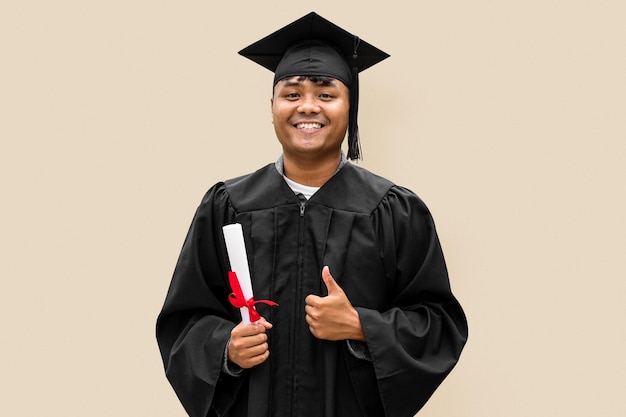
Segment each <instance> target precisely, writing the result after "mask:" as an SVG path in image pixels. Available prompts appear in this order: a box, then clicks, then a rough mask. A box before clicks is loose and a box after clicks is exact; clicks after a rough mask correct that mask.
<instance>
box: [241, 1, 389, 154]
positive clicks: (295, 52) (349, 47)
mask: <svg viewBox="0 0 626 417" xmlns="http://www.w3.org/2000/svg"><path fill="white" fill-rule="evenodd" d="M239 54H240V55H242V56H245V57H246V58H249V59H251V60H252V61H254V62H256V63H257V64H259V65H261V66H263V67H265V68H267V69H269V70H270V71H272V72H274V74H275V75H274V85H276V83H277V82H278V81H280V80H281V79H283V78H286V77H290V76H295V75H311V76H315V75H316V76H329V77H333V78H336V79H338V80H340V81H342V82H343V83H344V84H346V86H347V87H348V88H349V90H350V115H349V125H348V158H349V159H359V158H360V149H359V129H358V125H357V113H358V107H359V80H358V73H359V72H361V71H363V70H365V69H367V68H369V67H371V66H372V65H375V64H377V63H378V62H380V61H382V60H383V59H385V58H387V57H389V54H387V53H385V52H383V51H381V50H380V49H378V48H376V47H374V46H372V45H370V44H369V43H367V42H365V41H363V40H361V39H360V38H359V37H358V36H356V35H353V34H351V33H349V32H347V31H346V30H344V29H342V28H340V27H339V26H337V25H335V24H334V23H332V22H330V21H328V20H326V19H324V18H323V17H321V16H320V15H318V14H317V13H315V12H311V13H309V14H307V15H305V16H303V17H301V18H300V19H298V20H296V21H294V22H292V23H290V24H288V25H287V26H285V27H283V28H281V29H278V30H277V31H276V32H274V33H272V34H270V35H268V36H266V37H265V38H263V39H261V40H259V41H257V42H255V43H253V44H252V45H250V46H248V47H246V48H244V49H242V50H241V51H239Z"/></svg>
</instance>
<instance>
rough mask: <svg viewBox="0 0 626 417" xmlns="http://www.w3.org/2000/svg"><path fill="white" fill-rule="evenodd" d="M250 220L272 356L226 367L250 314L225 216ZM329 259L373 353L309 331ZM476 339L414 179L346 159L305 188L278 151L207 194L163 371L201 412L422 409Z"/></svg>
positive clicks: (175, 300) (167, 318)
mask: <svg viewBox="0 0 626 417" xmlns="http://www.w3.org/2000/svg"><path fill="white" fill-rule="evenodd" d="M233 222H238V223H241V224H242V226H243V230H244V237H245V242H246V247H247V251H248V262H249V264H250V271H251V277H252V284H253V288H254V294H255V298H256V299H270V300H273V301H276V302H277V303H279V305H280V306H279V307H268V306H265V305H261V304H259V305H257V309H258V311H259V312H260V314H261V315H262V316H264V317H266V318H267V320H268V321H270V322H271V323H272V324H273V325H274V327H273V328H272V329H270V330H268V333H267V334H268V343H269V350H270V356H269V359H268V360H267V361H266V362H264V363H263V364H261V365H259V366H256V367H253V368H252V369H248V370H244V371H243V374H242V375H240V376H230V375H228V374H227V373H225V372H223V363H224V349H225V347H226V344H227V342H228V340H229V337H230V331H231V329H232V328H233V327H234V326H235V325H236V324H237V323H238V322H239V321H240V320H241V318H240V313H239V310H238V309H235V308H233V307H232V306H231V305H230V304H229V302H228V294H229V292H230V289H229V286H228V278H227V273H228V270H229V264H228V257H227V252H226V248H225V243H224V238H223V234H222V226H223V225H225V224H229V223H233ZM324 265H328V266H329V267H330V271H331V273H332V274H333V277H334V278H335V280H336V281H337V282H338V284H339V285H340V286H341V287H342V288H343V290H344V291H345V293H346V295H347V296H348V298H349V300H350V302H351V303H352V305H353V306H354V307H355V308H356V310H357V311H358V313H359V317H360V320H361V325H362V327H363V331H364V333H365V336H366V339H367V343H366V346H367V349H368V350H369V354H370V356H371V359H370V360H367V359H359V358H357V357H356V356H355V355H354V354H353V353H351V352H350V350H349V349H348V343H347V342H346V341H337V342H331V341H324V340H319V339H316V338H315V337H314V336H312V334H311V333H310V332H309V329H308V326H307V324H306V322H305V312H304V306H305V302H304V299H305V297H306V296H307V295H309V294H316V295H325V285H324V284H323V281H322V279H321V270H322V267H323V266H324ZM466 339H467V322H466V319H465V315H464V314H463V311H462V309H461V307H460V305H459V303H458V302H457V300H456V299H455V298H454V296H453V295H452V292H451V290H450V285H449V281H448V275H447V271H446V266H445V262H444V257H443V254H442V251H441V247H440V244H439V240H438V238H437V234H436V231H435V226H434V223H433V220H432V218H431V215H430V213H429V211H428V209H427V208H426V206H425V205H424V203H423V202H422V201H421V200H420V199H419V198H418V197H417V196H416V195H415V194H414V193H412V192H411V191H409V190H407V189H405V188H402V187H399V186H396V185H394V184H392V183H391V182H389V181H387V180H386V179H384V178H381V177H379V176H376V175H374V174H372V173H370V172H369V171H367V170H365V169H363V168H360V167H358V166H355V165H351V164H346V165H345V166H344V167H343V168H342V169H341V170H339V171H338V172H337V173H336V174H335V175H334V176H333V177H332V178H331V179H330V180H329V181H328V182H327V183H326V184H324V185H323V186H322V187H321V188H320V189H319V190H318V191H317V192H316V193H315V194H314V195H313V196H312V197H311V199H309V200H308V201H306V200H303V201H301V200H300V199H299V198H298V197H297V196H296V195H295V194H294V193H293V191H292V190H291V189H290V188H289V186H288V185H287V184H286V182H285V181H284V179H283V178H282V176H281V174H280V173H279V172H278V171H277V170H276V168H275V166H274V164H270V165H268V166H266V167H264V168H262V169H260V170H258V171H257V172H255V173H253V174H250V175H247V176H243V177H240V178H236V179H233V180H229V181H226V182H225V183H218V184H216V185H215V186H213V187H212V188H211V189H210V190H209V191H208V192H207V194H206V195H205V196H204V198H203V200H202V202H201V204H200V206H199V208H198V210H197V212H196V214H195V217H194V219H193V222H192V224H191V227H190V230H189V233H188V235H187V237H186V239H185V242H184V245H183V248H182V252H181V254H180V258H179V260H178V264H177V266H176V269H175V272H174V275H173V278H172V282H171V285H170V288H169V291H168V294H167V297H166V300H165V303H164V306H163V309H162V311H161V314H160V315H159V318H158V320H157V340H158V343H159V347H160V350H161V354H162V358H163V363H164V366H165V370H166V375H167V378H168V379H169V381H170V383H171V384H172V386H173V388H174V390H175V391H176V394H177V395H178V397H179V399H180V401H181V402H182V404H183V406H184V407H185V409H186V411H187V412H188V413H189V415H190V416H192V417H206V416H233V417H239V416H280V417H289V416H293V417H307V416H311V417H320V416H324V417H340V416H351V417H352V416H370V417H380V416H393V417H404V416H407V417H410V416H413V415H414V414H415V413H416V412H417V411H418V410H419V409H420V408H421V407H422V406H423V405H424V403H425V402H426V401H427V400H428V398H429V397H430V396H431V395H432V393H433V392H434V390H435V389H436V388H437V386H439V384H440V383H441V382H442V381H443V379H444V378H445V377H446V375H447V374H448V373H449V372H450V371H451V369H452V368H453V367H454V365H455V364H456V362H457V360H458V358H459V355H460V354H461V350H462V349H463V346H464V344H465V341H466Z"/></svg>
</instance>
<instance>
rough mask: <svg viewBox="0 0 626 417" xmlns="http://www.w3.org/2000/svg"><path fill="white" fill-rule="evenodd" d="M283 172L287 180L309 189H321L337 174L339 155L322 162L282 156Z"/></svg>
mask: <svg viewBox="0 0 626 417" xmlns="http://www.w3.org/2000/svg"><path fill="white" fill-rule="evenodd" d="M283 162H284V165H283V170H284V174H285V176H286V177H287V178H289V179H290V180H292V181H295V182H297V183H298V184H302V185H307V186H309V187H321V186H322V185H324V184H325V183H326V181H328V180H329V179H330V177H332V176H333V175H335V172H337V168H338V167H339V163H340V162H341V153H338V154H336V155H334V156H332V157H328V158H325V159H323V160H321V161H320V160H319V159H315V160H304V161H303V160H301V159H300V158H293V157H290V156H289V155H287V154H285V155H284V161H283Z"/></svg>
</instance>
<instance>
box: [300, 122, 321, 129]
mask: <svg viewBox="0 0 626 417" xmlns="http://www.w3.org/2000/svg"><path fill="white" fill-rule="evenodd" d="M296 127H297V128H298V129H321V128H322V124H321V123H298V124H296Z"/></svg>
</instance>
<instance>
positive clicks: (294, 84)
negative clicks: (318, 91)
mask: <svg viewBox="0 0 626 417" xmlns="http://www.w3.org/2000/svg"><path fill="white" fill-rule="evenodd" d="M313 83H314V84H315V85H318V86H322V87H336V86H337V84H335V81H334V80H332V79H331V80H320V79H318V80H317V81H313ZM300 85H302V81H300V80H299V79H296V80H295V81H285V83H284V84H283V87H298V86H300Z"/></svg>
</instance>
